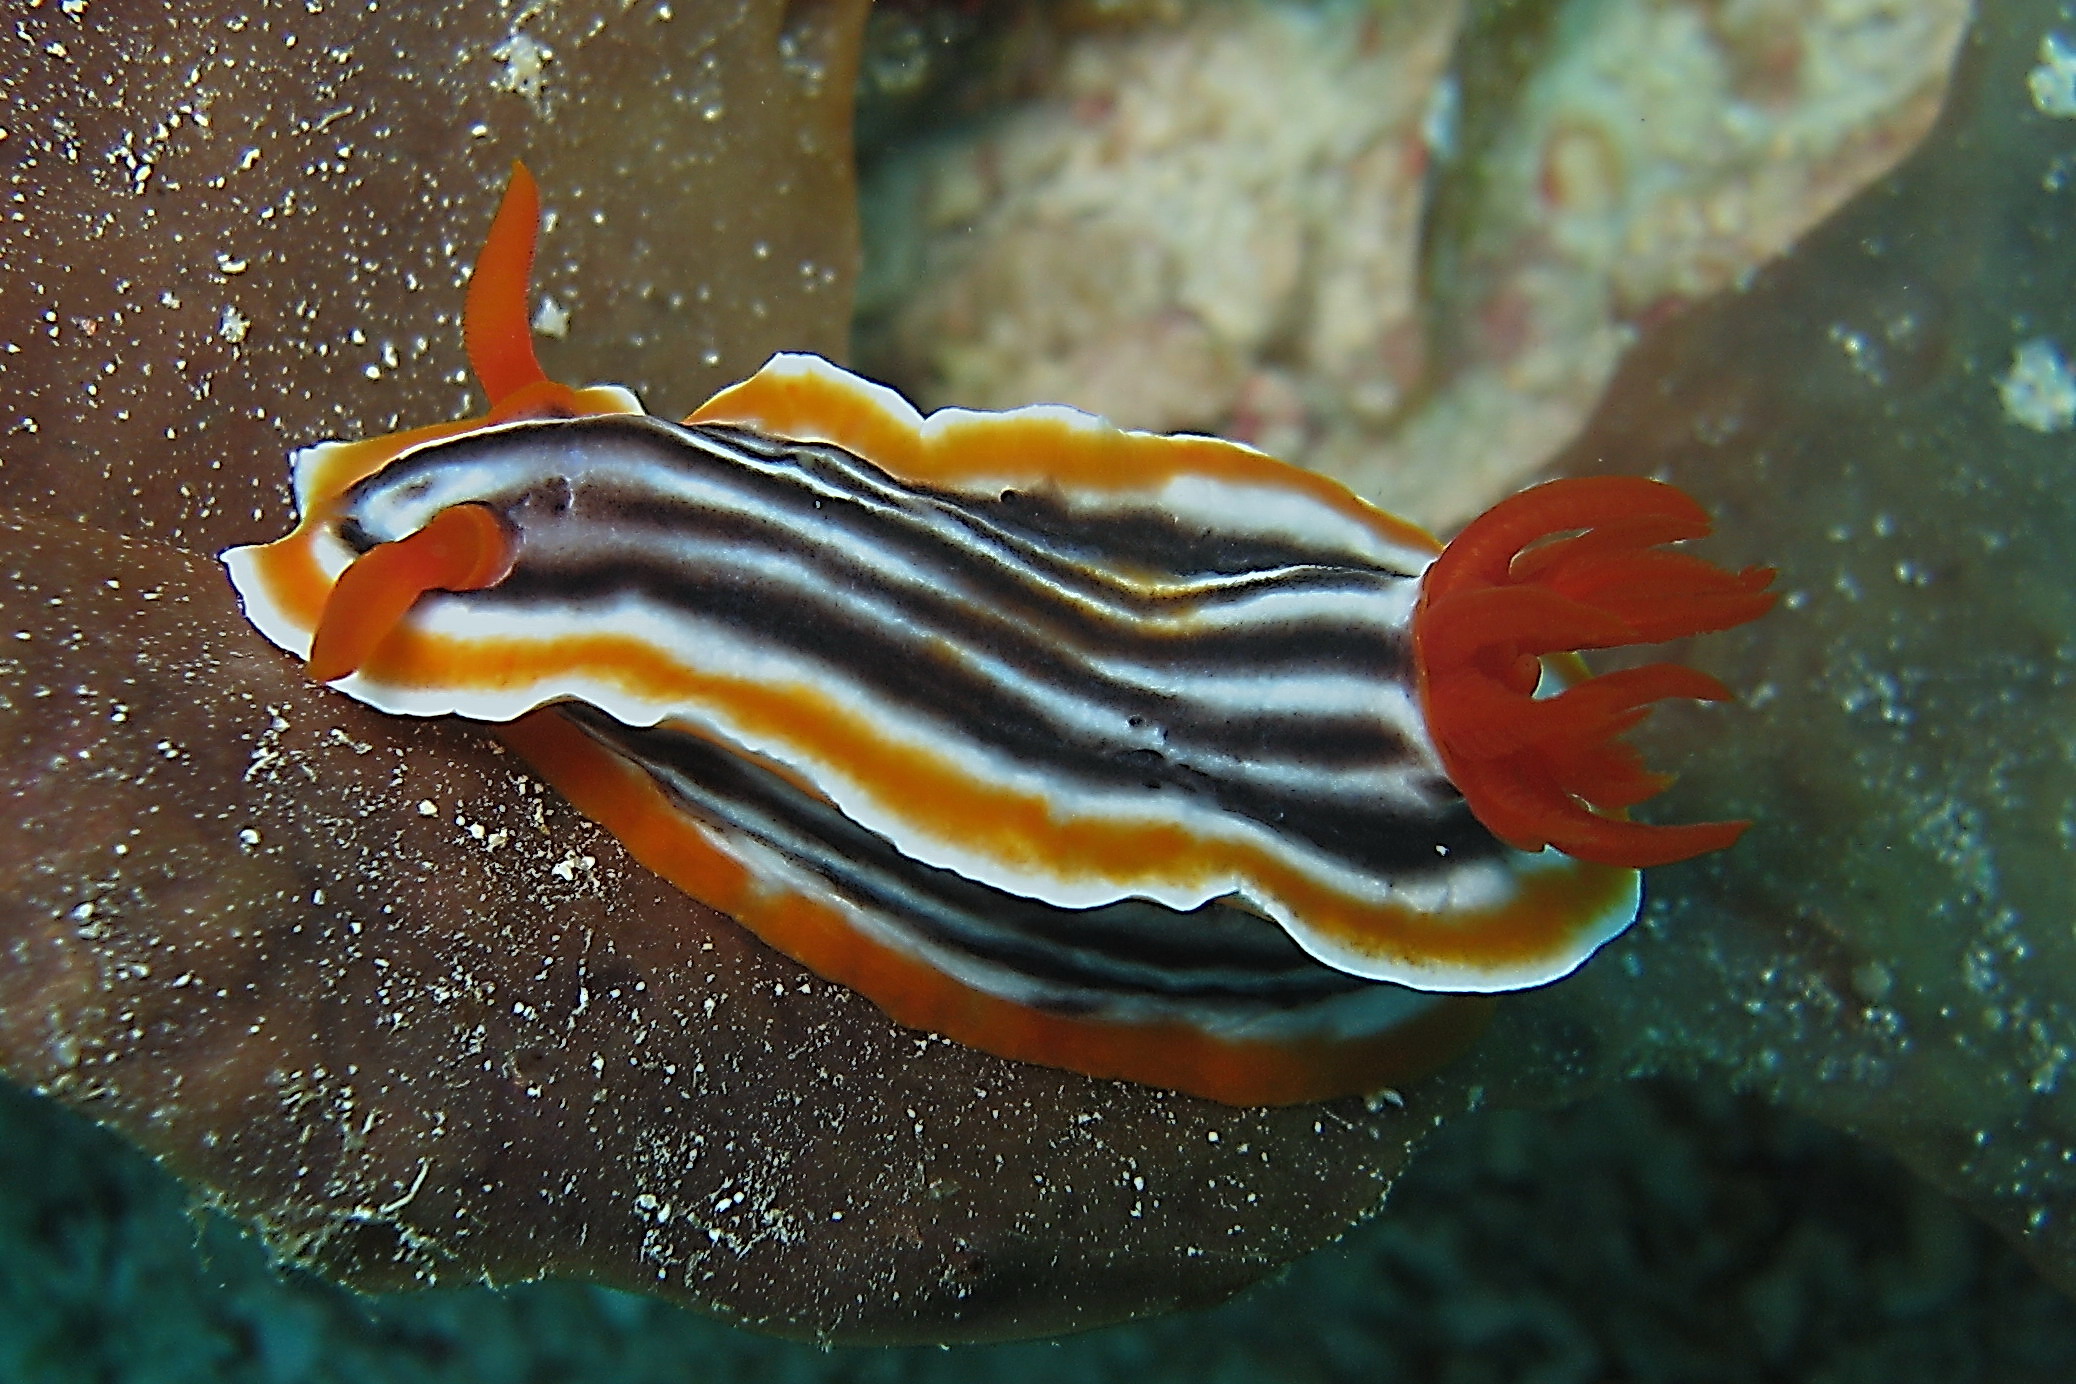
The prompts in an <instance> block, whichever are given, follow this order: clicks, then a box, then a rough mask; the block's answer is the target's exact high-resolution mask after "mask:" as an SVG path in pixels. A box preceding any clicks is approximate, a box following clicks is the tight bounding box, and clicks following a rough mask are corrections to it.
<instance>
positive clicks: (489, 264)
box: [461, 159, 548, 409]
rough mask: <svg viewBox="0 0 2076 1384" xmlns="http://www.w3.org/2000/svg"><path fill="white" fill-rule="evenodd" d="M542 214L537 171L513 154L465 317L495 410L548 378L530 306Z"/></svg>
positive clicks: (474, 359)
mask: <svg viewBox="0 0 2076 1384" xmlns="http://www.w3.org/2000/svg"><path fill="white" fill-rule="evenodd" d="M540 219H541V197H540V192H539V190H538V189H537V188H536V187H535V186H534V181H533V174H531V173H529V172H527V170H526V165H525V164H523V163H520V162H518V161H517V160H516V159H515V160H514V161H513V163H512V179H511V181H510V182H509V183H507V184H506V185H505V195H504V198H503V200H502V201H500V202H499V203H498V207H497V215H496V217H495V218H493V219H492V221H491V223H490V234H489V236H488V237H487V238H485V240H484V242H483V251H482V253H481V254H479V255H478V256H477V257H476V268H475V272H474V273H472V274H471V275H470V276H469V288H468V297H467V299H466V300H465V302H464V305H463V308H462V319H461V320H462V341H463V343H464V345H465V346H466V348H467V350H468V357H469V368H470V369H471V370H473V371H475V373H476V381H477V383H479V384H481V385H482V386H483V392H484V393H485V394H487V395H489V396H490V406H491V407H492V408H493V409H495V408H496V407H497V406H498V405H499V404H501V403H503V402H504V401H505V400H506V399H508V398H510V397H511V396H512V395H514V394H516V393H518V392H519V391H520V390H522V389H525V388H526V387H527V386H529V385H537V384H542V383H545V382H546V381H547V379H548V375H547V372H546V371H544V370H542V369H541V362H540V359H539V357H537V356H536V355H535V354H534V350H533V327H532V323H531V321H530V314H529V313H528V312H527V310H526V289H527V283H528V281H529V280H530V279H531V277H532V274H533V247H534V237H535V235H536V234H537V233H538V231H539V229H540Z"/></svg>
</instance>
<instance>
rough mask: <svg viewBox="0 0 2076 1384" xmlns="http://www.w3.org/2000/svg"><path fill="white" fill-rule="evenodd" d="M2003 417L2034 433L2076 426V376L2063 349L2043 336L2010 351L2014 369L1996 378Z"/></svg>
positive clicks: (2020, 344) (2062, 430)
mask: <svg viewBox="0 0 2076 1384" xmlns="http://www.w3.org/2000/svg"><path fill="white" fill-rule="evenodd" d="M1997 395H1998V397H1999V398H2001V399H2002V400H2003V401H2004V416H2005V417H2007V418H2009V419H2010V420H2011V421H2012V422H2014V423H2017V424H2018V425H2019V426H2021V427H2026V428H2031V429H2032V430H2033V431H2034V432H2042V433H2053V432H2067V431H2068V430H2069V429H2070V428H2071V427H2076V375H2072V374H2071V373H2070V371H2069V362H2068V361H2066V360H2064V359H2063V358H2062V352H2061V348H2060V347H2059V346H2057V345H2055V344H2054V343H2053V342H2052V341H2050V340H2048V339H2047V338H2046V337H2044V336H2036V337H2034V338H2033V339H2032V340H2030V341H2023V342H2020V343H2019V345H2018V348H2017V349H2016V350H2014V351H2013V352H2012V353H2011V368H2010V369H2009V370H2007V371H2005V372H2004V375H2003V377H2002V378H2001V379H1999V380H1998V381H1997Z"/></svg>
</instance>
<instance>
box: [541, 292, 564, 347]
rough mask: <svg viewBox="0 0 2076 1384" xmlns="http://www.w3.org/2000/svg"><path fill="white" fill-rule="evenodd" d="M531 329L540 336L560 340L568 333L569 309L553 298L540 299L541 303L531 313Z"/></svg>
mask: <svg viewBox="0 0 2076 1384" xmlns="http://www.w3.org/2000/svg"><path fill="white" fill-rule="evenodd" d="M533 329H534V330H535V331H536V332H539V333H540V334H541V335H542V336H552V337H554V338H555V339H556V340H558V341H559V340H561V339H562V338H563V337H565V336H568V335H569V309H568V308H566V307H564V306H563V305H562V304H560V303H558V302H556V301H555V300H554V299H553V298H543V299H541V305H540V307H539V309H538V310H536V311H535V313H534V315H533Z"/></svg>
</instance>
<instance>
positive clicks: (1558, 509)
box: [1413, 476, 1774, 869]
mask: <svg viewBox="0 0 2076 1384" xmlns="http://www.w3.org/2000/svg"><path fill="white" fill-rule="evenodd" d="M1709 531H1710V524H1709V519H1708V515H1707V514H1706V513H1705V512H1704V511H1703V510H1702V509H1701V507H1700V506H1699V505H1697V504H1695V503H1694V501H1693V500H1692V499H1691V498H1689V497H1688V496H1687V495H1686V494H1684V493H1683V492H1681V491H1680V490H1678V489H1676V488H1674V487H1672V486H1670V485H1666V484H1664V483H1662V482H1659V481H1653V480H1648V479H1645V478H1643V477H1640V476H1603V477H1591V478H1582V479H1576V480H1560V481H1550V482H1548V483H1546V484H1544V485H1539V486H1536V487H1534V488H1533V489H1530V490H1525V491H1523V492H1522V493H1520V494H1519V495H1515V496H1513V497H1512V498H1510V499H1507V500H1503V501H1501V502H1500V503H1499V504H1497V505H1495V506H1494V507H1493V508H1492V509H1490V510H1489V511H1487V512H1486V513H1485V514H1483V515H1482V516H1480V517H1479V518H1477V519H1475V520H1473V521H1472V522H1471V523H1470V525H1469V526H1467V527H1466V528H1465V529H1464V531H1463V532H1462V533H1461V534H1460V535H1458V536H1457V538H1456V540H1455V541H1454V542H1452V543H1450V544H1449V546H1448V547H1447V548H1446V549H1445V550H1444V551H1443V553H1442V555H1441V556H1440V557H1438V558H1436V559H1435V562H1434V565H1433V566H1432V567H1430V568H1429V569H1428V571H1427V575H1426V577H1425V579H1424V580H1423V582H1422V586H1421V593H1420V605H1419V608H1418V610H1417V611H1416V612H1415V615H1414V618H1413V646H1414V650H1415V660H1416V664H1417V667H1418V680H1419V686H1420V699H1421V704H1422V706H1423V708H1424V709H1425V711H1426V714H1427V723H1428V727H1429V729H1430V731H1431V732H1432V734H1433V736H1434V741H1435V747H1436V750H1437V752H1438V753H1439V754H1440V756H1441V759H1442V763H1443V764H1444V765H1445V766H1446V768H1447V769H1448V773H1449V778H1450V781H1451V782H1453V783H1454V784H1455V785H1456V787H1457V788H1458V789H1459V790H1460V791H1461V792H1462V793H1463V796H1464V799H1465V801H1467V802H1468V803H1469V804H1470V807H1471V810H1472V811H1473V812H1475V813H1477V815H1478V820H1479V821H1481V822H1483V823H1484V824H1485V825H1486V826H1487V827H1488V828H1490V829H1491V830H1492V832H1493V833H1494V834H1495V835H1497V836H1498V837H1499V838H1500V839H1501V840H1503V841H1505V842H1506V843H1507V844H1509V845H1511V846H1514V847H1516V848H1517V849H1520V850H1525V851H1532V850H1540V849H1542V848H1543V847H1545V846H1554V847H1556V848H1557V849H1558V850H1560V851H1563V852H1564V853H1565V854H1567V855H1571V856H1575V857H1577V858H1578V859H1581V860H1591V861H1597V862H1599V863H1601V864H1606V865H1623V866H1629V867H1632V868H1639V869H1640V868H1644V867H1647V866H1652V865H1663V864H1667V863H1669V862H1671V861H1675V860H1684V859H1686V858H1688V857H1689V856H1694V855H1699V854H1701V853H1703V852H1705V851H1712V850H1720V849H1721V848H1723V847H1725V846H1728V845H1730V844H1731V843H1732V842H1734V841H1735V840H1736V839H1737V838H1738V836H1739V835H1740V834H1742V832H1743V831H1744V829H1745V827H1746V825H1748V824H1747V823H1743V822H1698V823H1689V824H1685V825H1680V826H1652V825H1646V824H1644V823H1640V822H1631V821H1628V820H1626V819H1624V818H1623V817H1621V816H1620V815H1618V814H1620V813H1621V812H1622V811H1624V810H1625V809H1627V808H1630V807H1633V806H1635V805H1636V804H1637V803H1639V802H1642V801H1643V800H1644V799H1645V798H1648V797H1650V796H1651V795H1652V794H1654V793H1656V792H1658V791H1659V790H1661V789H1662V788H1664V787H1665V786H1666V785H1667V784H1668V783H1670V782H1671V780H1670V778H1669V777H1667V776H1665V775H1660V774H1653V773H1650V772H1649V771H1647V770H1646V769H1645V768H1644V766H1643V764H1642V761H1641V760H1640V758H1639V757H1638V756H1637V754H1636V752H1635V751H1634V750H1633V749H1631V748H1630V747H1628V746H1627V745H1624V744H1622V743H1621V742H1620V741H1619V740H1618V738H1617V737H1619V736H1621V735H1622V734H1623V733H1624V732H1626V731H1628V730H1629V729H1631V728H1632V727H1633V726H1635V725H1636V724H1637V722H1638V721H1640V720H1641V719H1642V718H1643V717H1644V715H1645V714H1646V713H1647V712H1648V710H1649V708H1650V706H1651V704H1652V703H1654V702H1658V701H1662V700H1665V699H1668V698H1688V699H1692V700H1698V701H1722V700H1725V699H1727V698H1728V697H1729V695H1730V692H1729V689H1727V688H1725V687H1724V686H1723V685H1722V683H1720V682H1718V681H1717V680H1716V679H1714V678H1712V677H1709V676H1708V675H1707V674H1705V673H1701V672H1698V671H1696V670H1694V669H1691V668H1685V667H1681V666H1679V665H1677V664H1669V663H1659V664H1652V665H1649V666H1646V667H1642V668H1630V669H1624V670H1622V671H1619V672H1613V673H1606V674H1602V675H1601V676H1599V677H1592V678H1588V679H1586V680H1585V681H1583V682H1579V683H1577V684H1576V685H1574V686H1570V687H1566V688H1565V689H1564V690H1562V691H1560V692H1558V693H1556V694H1555V695H1554V696H1547V697H1541V696H1538V695H1537V693H1538V689H1539V687H1540V686H1541V684H1542V681H1543V671H1544V668H1543V660H1544V658H1545V657H1546V656H1548V655H1553V654H1559V653H1569V652H1575V651H1577V650H1581V649H1612V648H1621V647H1625V646H1628V645H1633V644H1657V643H1663V642H1665V641H1667V640H1673V639H1684V638H1686V637H1688V636H1690V635H1696V634H1702V633H1706V632H1708V631H1711V630H1720V629H1727V628H1729V627H1731V626H1733V625H1739V624H1742V623H1744V622H1745V621H1747V620H1754V619H1757V618H1758V617H1759V616H1761V615H1763V614H1765V613H1766V611H1767V610H1769V609H1770V608H1771V607H1772V605H1773V602H1774V596H1773V593H1771V592H1769V591H1767V590H1766V589H1765V588H1766V587H1767V586H1768V585H1769V584H1770V583H1771V582H1772V580H1773V572H1772V570H1771V569H1770V568H1764V567H1750V568H1746V569H1745V570H1743V571H1741V572H1732V571H1727V570H1725V569H1723V568H1721V567H1717V566H1715V565H1714V564H1712V563H1710V562H1707V561H1705V560H1703V559H1701V558H1698V557H1694V556H1692V555H1691V554H1687V553H1679V552H1671V551H1666V550H1665V549H1664V548H1663V547H1662V545H1664V544H1667V543H1674V542H1679V541H1681V540H1684V539H1689V538H1700V537H1703V536H1705V535H1706V534H1707V533H1708V532H1709ZM1566 535H1569V536H1566Z"/></svg>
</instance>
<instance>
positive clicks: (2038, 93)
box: [2026, 34, 2076, 120]
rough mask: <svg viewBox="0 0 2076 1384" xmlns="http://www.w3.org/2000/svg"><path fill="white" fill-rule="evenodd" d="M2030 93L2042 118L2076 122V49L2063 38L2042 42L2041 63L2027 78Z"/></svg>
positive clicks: (2048, 38) (2049, 36) (2055, 35)
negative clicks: (2075, 120) (2049, 116)
mask: <svg viewBox="0 0 2076 1384" xmlns="http://www.w3.org/2000/svg"><path fill="white" fill-rule="evenodd" d="M2026 89H2027V90H2028V91H2030V92H2032V93H2033V105H2034V107H2035V108H2036V109H2037V110H2038V111H2039V112H2040V113H2041V114H2042V115H2052V116H2056V117H2058V118H2060V119H2063V120H2069V119H2076V47H2071V46H2070V45H2069V44H2068V43H2067V42H2066V41H2065V40H2064V39H2063V38H2062V36H2061V35H2060V34H2049V35H2048V36H2047V37H2045V38H2043V39H2041V40H2040V62H2039V64H2038V65H2037V66H2036V67H2034V68H2033V70H2032V71H2031V72H2028V73H2027V74H2026Z"/></svg>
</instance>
